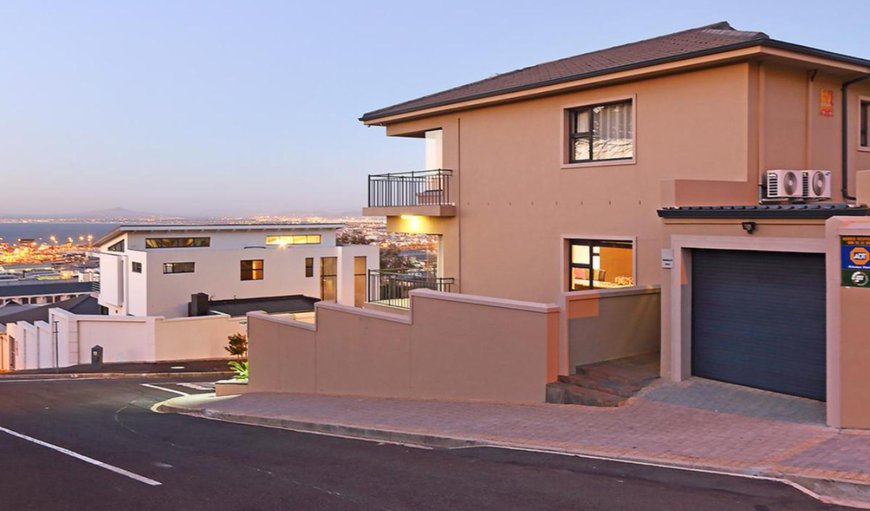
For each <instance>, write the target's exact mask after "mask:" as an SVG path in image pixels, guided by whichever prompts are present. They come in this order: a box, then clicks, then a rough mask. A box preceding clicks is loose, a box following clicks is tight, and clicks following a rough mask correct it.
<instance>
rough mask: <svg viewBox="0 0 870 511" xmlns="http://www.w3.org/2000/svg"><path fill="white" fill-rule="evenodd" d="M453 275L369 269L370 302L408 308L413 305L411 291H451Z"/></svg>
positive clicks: (368, 287) (368, 298) (368, 288)
mask: <svg viewBox="0 0 870 511" xmlns="http://www.w3.org/2000/svg"><path fill="white" fill-rule="evenodd" d="M453 283H454V279H453V278H452V277H437V276H436V275H435V274H434V273H432V272H421V271H418V270H369V271H368V285H367V290H368V296H367V301H368V302H369V303H373V304H377V305H386V306H390V307H398V308H402V309H408V308H410V307H411V297H410V293H411V291H413V290H414V289H432V290H434V291H444V292H448V293H449V292H450V291H451V289H452V288H453Z"/></svg>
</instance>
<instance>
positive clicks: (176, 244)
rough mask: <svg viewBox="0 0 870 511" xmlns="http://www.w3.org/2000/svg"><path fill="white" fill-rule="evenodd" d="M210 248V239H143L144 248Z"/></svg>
mask: <svg viewBox="0 0 870 511" xmlns="http://www.w3.org/2000/svg"><path fill="white" fill-rule="evenodd" d="M208 246H211V238H145V248H195V247H208Z"/></svg>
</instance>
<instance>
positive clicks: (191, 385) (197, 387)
mask: <svg viewBox="0 0 870 511" xmlns="http://www.w3.org/2000/svg"><path fill="white" fill-rule="evenodd" d="M175 385H178V386H179V387H187V388H189V389H193V390H214V387H213V386H212V387H203V386H202V385H199V384H198V383H176V384H175Z"/></svg>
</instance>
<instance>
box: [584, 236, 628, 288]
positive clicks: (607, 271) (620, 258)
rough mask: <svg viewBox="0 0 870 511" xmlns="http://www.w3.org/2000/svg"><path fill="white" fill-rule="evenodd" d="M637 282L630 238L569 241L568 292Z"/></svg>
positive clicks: (625, 285)
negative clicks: (622, 239)
mask: <svg viewBox="0 0 870 511" xmlns="http://www.w3.org/2000/svg"><path fill="white" fill-rule="evenodd" d="M633 285H634V244H633V243H632V242H631V241H612V240H569V242H568V291H581V290H584V289H599V288H600V289H612V288H619V287H631V286H633Z"/></svg>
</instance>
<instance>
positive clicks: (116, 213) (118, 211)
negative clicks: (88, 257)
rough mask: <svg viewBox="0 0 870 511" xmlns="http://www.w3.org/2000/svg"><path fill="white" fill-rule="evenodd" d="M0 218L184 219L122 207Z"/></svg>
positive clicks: (1, 215) (12, 215)
mask: <svg viewBox="0 0 870 511" xmlns="http://www.w3.org/2000/svg"><path fill="white" fill-rule="evenodd" d="M0 218H16V219H34V220H39V219H51V220H55V219H56V220H99V221H127V220H136V221H145V220H150V221H154V220H181V219H184V217H182V216H178V215H163V214H156V213H145V212H142V211H132V210H129V209H124V208H110V209H100V210H96V211H83V212H81V213H57V214H36V215H33V214H30V215H21V214H2V213H0Z"/></svg>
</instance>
